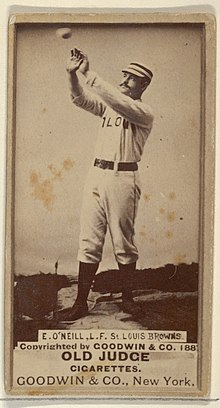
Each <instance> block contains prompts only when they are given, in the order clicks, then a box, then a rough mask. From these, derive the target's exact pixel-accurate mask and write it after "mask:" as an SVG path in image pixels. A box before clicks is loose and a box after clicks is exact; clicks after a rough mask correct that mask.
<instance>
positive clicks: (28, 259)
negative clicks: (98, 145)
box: [15, 24, 201, 275]
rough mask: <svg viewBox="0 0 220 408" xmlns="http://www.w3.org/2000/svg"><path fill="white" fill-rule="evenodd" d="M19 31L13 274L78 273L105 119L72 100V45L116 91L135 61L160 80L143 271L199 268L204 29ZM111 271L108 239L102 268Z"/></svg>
mask: <svg viewBox="0 0 220 408" xmlns="http://www.w3.org/2000/svg"><path fill="white" fill-rule="evenodd" d="M56 28H58V25H49V26H36V25H35V26H31V27H23V28H19V30H18V38H17V82H16V87H17V92H16V135H15V138H16V156H15V157H16V160H15V273H16V274H25V275H28V274H34V273H38V272H39V270H41V271H42V272H45V273H48V272H53V271H54V264H55V262H56V261H57V259H59V269H58V272H59V273H66V274H76V273H77V262H76V256H77V250H78V235H79V216H80V206H81V200H82V191H83V185H84V180H85V177H86V174H87V170H88V168H89V166H90V163H91V161H92V159H93V149H94V146H95V140H96V131H97V127H98V121H99V118H96V117H95V116H93V115H91V114H89V113H88V112H84V111H82V110H80V109H78V108H76V107H75V106H73V105H72V104H71V102H70V98H69V91H68V84H67V79H66V72H65V65H66V61H67V58H68V55H69V52H70V49H71V48H73V47H74V46H78V47H79V48H81V49H82V50H83V51H85V52H86V53H87V54H88V57H89V60H90V65H91V69H92V70H94V71H96V72H97V73H98V74H99V75H100V76H102V77H103V78H104V79H106V80H107V81H109V82H110V83H112V84H115V85H117V84H118V83H119V81H120V78H121V70H122V69H123V68H124V67H126V66H127V64H128V63H129V62H130V61H132V60H135V61H140V62H143V63H145V64H146V65H147V66H148V67H149V68H150V69H151V70H152V71H153V73H154V78H153V80H152V83H151V85H150V86H149V88H148V89H147V91H146V92H145V93H144V95H143V101H144V102H146V103H147V104H149V105H150V106H151V107H152V109H153V112H154V116H155V121H154V126H153V130H152V132H151V134H150V136H149V139H148V141H147V143H146V145H145V151H144V154H143V157H142V162H141V165H140V175H141V179H142V197H141V200H140V205H139V211H138V218H137V223H136V242H137V246H138V249H139V254H140V259H139V264H138V267H139V268H145V267H157V266H162V265H165V264H167V263H175V264H178V263H180V262H186V263H191V262H197V261H198V237H199V184H200V177H199V173H200V171H199V169H200V87H201V83H200V80H201V78H200V73H201V72H200V70H201V64H200V62H201V31H200V28H199V27H197V26H195V25H194V26H192V25H183V26H181V25H179V24H178V25H177V26H175V25H161V24H160V25H159V24H158V25H156V24H154V25H152V26H150V25H147V24H145V25H123V26H122V25H113V26H111V25H100V26H97V25H94V24H93V25H88V24H86V25H72V29H73V36H72V38H71V39H68V40H62V39H58V38H57V37H56V34H55V32H56ZM112 267H113V268H115V267H117V264H116V262H115V260H114V256H113V253H112V247H111V243H110V240H109V236H107V240H106V245H105V249H104V256H103V262H102V264H101V266H100V270H103V269H106V268H107V269H108V268H112Z"/></svg>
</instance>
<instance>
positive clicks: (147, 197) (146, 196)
mask: <svg viewBox="0 0 220 408" xmlns="http://www.w3.org/2000/svg"><path fill="white" fill-rule="evenodd" d="M144 201H145V202H146V203H148V202H149V201H150V194H146V193H145V194H144Z"/></svg>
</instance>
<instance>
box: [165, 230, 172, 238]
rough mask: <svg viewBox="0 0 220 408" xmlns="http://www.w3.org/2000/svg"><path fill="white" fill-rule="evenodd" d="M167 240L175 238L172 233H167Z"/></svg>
mask: <svg viewBox="0 0 220 408" xmlns="http://www.w3.org/2000/svg"><path fill="white" fill-rule="evenodd" d="M166 238H167V239H171V238H173V232H172V231H166Z"/></svg>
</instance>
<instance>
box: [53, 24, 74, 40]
mask: <svg viewBox="0 0 220 408" xmlns="http://www.w3.org/2000/svg"><path fill="white" fill-rule="evenodd" d="M56 36H57V38H63V39H64V40H67V39H68V38H70V37H71V36H72V31H71V28H68V27H63V28H58V29H57V30H56Z"/></svg>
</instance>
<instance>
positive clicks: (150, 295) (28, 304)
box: [14, 264, 198, 345]
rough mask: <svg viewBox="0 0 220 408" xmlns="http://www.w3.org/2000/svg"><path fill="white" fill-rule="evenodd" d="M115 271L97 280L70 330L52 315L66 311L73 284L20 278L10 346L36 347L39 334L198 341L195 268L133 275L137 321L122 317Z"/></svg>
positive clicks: (49, 278) (57, 279) (58, 277)
mask: <svg viewBox="0 0 220 408" xmlns="http://www.w3.org/2000/svg"><path fill="white" fill-rule="evenodd" d="M120 289H121V282H120V280H119V277H118V271H107V272H103V273H101V274H99V275H97V277H96V280H95V282H94V285H93V291H91V293H90V296H89V301H88V305H89V314H88V316H86V317H84V318H82V319H79V320H77V321H75V322H72V323H70V324H67V323H62V322H57V321H56V320H55V319H54V312H55V311H56V310H58V309H62V308H66V307H70V306H71V305H72V303H73V301H74V299H75V297H76V290H77V282H76V281H75V280H74V279H72V278H71V277H67V276H63V275H52V274H48V275H44V274H40V275H34V276H29V277H24V276H22V277H18V278H17V279H16V280H15V292H14V345H16V344H17V342H18V341H36V340H37V333H38V329H42V330H43V329H74V330H75V329H124V330H132V329H142V330H143V329H144V330H184V331H187V341H188V342H196V341H197V321H198V318H197V313H198V307H197V306H198V292H197V289H198V265H197V264H191V265H180V266H178V267H177V266H174V265H166V266H165V267H164V268H158V269H156V270H152V269H146V270H143V271H136V272H135V274H134V280H133V289H134V291H133V294H134V300H135V301H136V302H138V303H139V304H140V305H141V310H142V312H141V315H140V316H136V317H134V316H132V315H128V314H125V313H123V312H122V311H121V307H120V306H121V294H120Z"/></svg>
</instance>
